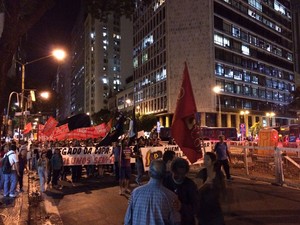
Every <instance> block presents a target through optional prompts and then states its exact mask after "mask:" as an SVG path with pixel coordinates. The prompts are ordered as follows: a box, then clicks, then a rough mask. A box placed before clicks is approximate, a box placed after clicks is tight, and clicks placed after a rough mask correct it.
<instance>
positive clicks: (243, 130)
mask: <svg viewBox="0 0 300 225" xmlns="http://www.w3.org/2000/svg"><path fill="white" fill-rule="evenodd" d="M249 113H250V112H249V111H248V110H242V111H240V115H242V118H243V120H242V122H241V124H240V133H241V135H242V140H244V136H245V135H248V127H249V126H248V117H247V116H248V114H249Z"/></svg>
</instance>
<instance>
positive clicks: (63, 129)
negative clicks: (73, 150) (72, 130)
mask: <svg viewBox="0 0 300 225" xmlns="http://www.w3.org/2000/svg"><path fill="white" fill-rule="evenodd" d="M68 132H69V126H68V124H67V123H66V124H63V125H61V126H59V127H55V130H54V132H53V139H54V140H63V139H65V137H66V136H67V133H68Z"/></svg>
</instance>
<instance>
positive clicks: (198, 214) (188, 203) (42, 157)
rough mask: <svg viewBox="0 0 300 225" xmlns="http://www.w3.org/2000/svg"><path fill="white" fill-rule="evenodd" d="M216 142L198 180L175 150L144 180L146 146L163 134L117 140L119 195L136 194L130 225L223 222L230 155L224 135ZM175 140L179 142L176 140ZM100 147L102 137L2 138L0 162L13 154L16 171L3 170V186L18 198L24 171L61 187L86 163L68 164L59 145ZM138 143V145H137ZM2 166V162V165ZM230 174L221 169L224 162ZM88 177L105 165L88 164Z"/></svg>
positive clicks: (156, 163) (100, 172)
mask: <svg viewBox="0 0 300 225" xmlns="http://www.w3.org/2000/svg"><path fill="white" fill-rule="evenodd" d="M219 139H220V141H219V142H218V143H217V144H216V145H215V147H214V152H206V153H205V155H204V168H202V169H201V170H200V171H199V172H198V174H197V176H196V177H194V179H191V178H189V177H188V172H189V167H190V166H189V163H188V161H187V160H186V159H184V158H177V157H176V155H175V152H174V151H171V150H168V151H165V152H164V154H163V155H162V159H155V160H152V162H151V165H150V167H149V171H148V175H149V177H150V180H149V182H148V183H147V184H144V185H143V175H144V174H145V171H144V166H143V158H142V153H141V148H143V147H145V146H149V145H151V146H160V145H161V144H160V141H159V139H158V138H156V139H153V140H150V139H145V138H144V137H140V138H138V139H129V138H124V139H122V140H118V141H116V142H113V143H112V152H111V157H113V159H114V164H113V171H114V175H115V179H116V181H118V182H119V194H120V195H124V194H131V197H130V200H129V205H128V209H127V212H126V215H125V225H138V224H145V225H147V224H149V225H150V224H174V225H179V224H182V225H186V224H189V225H196V224H198V225H223V224H224V217H223V213H222V208H221V203H220V200H221V199H222V198H223V197H224V196H225V195H226V185H225V180H226V179H227V180H229V181H230V180H231V179H232V177H231V175H230V166H229V165H230V164H229V161H230V154H229V151H228V148H227V145H226V143H225V142H224V137H223V136H220V137H219ZM173 143H174V142H173ZM75 146H97V140H87V141H82V142H80V141H78V140H72V141H68V142H67V141H63V142H44V143H42V142H33V143H28V142H23V141H22V142H20V143H17V142H11V143H5V142H2V143H1V152H0V157H1V158H2V160H1V163H2V162H3V159H4V158H5V156H7V157H8V159H9V162H10V164H11V165H12V170H11V172H10V173H4V170H3V169H2V168H1V169H0V191H2V192H3V195H4V196H5V197H10V198H14V197H16V196H17V193H18V192H22V191H23V175H24V173H26V172H28V171H29V170H32V171H36V173H37V174H38V176H39V181H40V191H41V192H45V191H46V190H47V188H49V187H50V186H51V187H52V188H60V186H59V185H58V184H59V183H58V181H59V179H66V175H67V174H68V173H70V174H71V179H72V182H77V181H79V180H80V179H81V176H82V169H83V166H82V165H79V166H76V165H75V166H67V167H66V166H64V165H63V158H62V155H61V152H60V149H59V148H57V147H75ZM132 146H133V149H132ZM131 158H134V159H135V168H136V179H135V182H136V184H137V185H138V187H137V188H135V189H134V190H133V192H132V193H131V190H130V179H131V177H132V164H131ZM0 166H2V165H1V164H0ZM222 166H223V169H224V171H225V174H226V176H225V175H224V174H223V172H222V171H221V167H222ZM85 169H86V174H87V176H88V177H89V176H93V175H94V174H95V170H96V169H97V174H98V175H103V166H101V165H100V166H96V165H87V166H85Z"/></svg>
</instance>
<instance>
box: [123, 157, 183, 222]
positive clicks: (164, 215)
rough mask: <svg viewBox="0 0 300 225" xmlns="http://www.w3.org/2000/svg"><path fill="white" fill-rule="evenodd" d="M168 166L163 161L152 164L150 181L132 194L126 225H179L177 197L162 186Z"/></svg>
mask: <svg viewBox="0 0 300 225" xmlns="http://www.w3.org/2000/svg"><path fill="white" fill-rule="evenodd" d="M165 172H166V166H165V164H164V162H163V161H162V160H154V161H152V162H151V164H150V168H149V175H150V181H149V182H148V183H147V184H145V185H143V186H141V187H138V188H136V189H134V191H133V192H132V195H131V198H130V200H129V205H128V208H127V211H126V215H125V221H124V222H125V225H154V224H155V225H156V224H170V225H179V224H181V223H180V213H179V212H178V210H179V208H180V203H179V201H178V198H177V196H176V195H175V194H174V193H173V192H172V191H170V190H168V189H167V188H166V187H164V186H163V185H162V180H163V178H164V177H165Z"/></svg>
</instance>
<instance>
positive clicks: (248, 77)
mask: <svg viewBox="0 0 300 225" xmlns="http://www.w3.org/2000/svg"><path fill="white" fill-rule="evenodd" d="M244 81H245V82H247V83H250V82H251V76H250V73H248V72H246V71H244Z"/></svg>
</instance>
